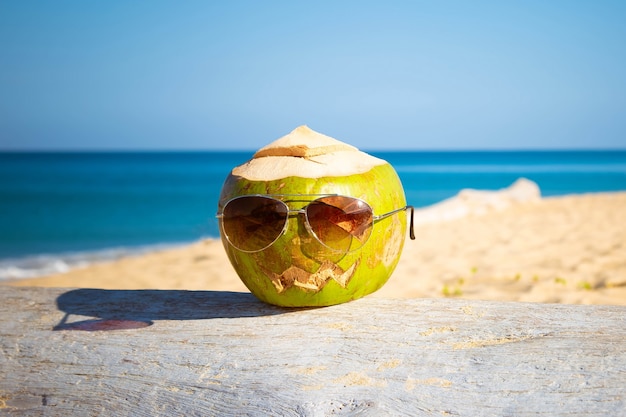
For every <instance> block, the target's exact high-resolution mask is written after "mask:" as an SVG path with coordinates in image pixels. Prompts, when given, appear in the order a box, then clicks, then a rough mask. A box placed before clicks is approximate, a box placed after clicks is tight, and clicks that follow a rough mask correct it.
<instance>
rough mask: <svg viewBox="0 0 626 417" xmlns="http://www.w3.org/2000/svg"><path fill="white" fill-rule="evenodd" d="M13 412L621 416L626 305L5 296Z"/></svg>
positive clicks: (4, 396)
mask: <svg viewBox="0 0 626 417" xmlns="http://www.w3.org/2000/svg"><path fill="white" fill-rule="evenodd" d="M0 293H1V295H0V312H1V314H0V337H1V342H0V347H1V349H2V350H1V352H2V355H1V357H0V370H1V373H2V379H1V382H0V413H1V414H7V415H12V414H16V415H17V414H18V415H34V416H37V415H59V416H68V415H85V416H92V415H94V416H95V415H110V416H123V415H133V416H144V415H145V416H154V415H202V416H205V415H220V416H224V415H226V416H228V415H238V416H241V415H252V416H254V415H285V416H327V415H333V416H337V415H339V416H341V415H374V416H379V415H410V416H420V415H438V416H439V415H461V416H469V415H472V416H473V415H497V416H507V415H510V416H513V415H514V416H536V415H538V414H545V415H567V416H572V415H585V416H608V415H611V416H618V415H624V413H625V411H624V410H626V394H625V391H626V349H625V346H626V343H625V342H626V329H625V318H626V308H625V307H617V306H575V305H546V304H524V303H498V302H482V301H466V300H458V299H432V300H429V299H414V300H391V299H390V300H385V299H378V298H364V299H361V300H358V301H354V302H352V303H348V304H342V305H338V306H334V307H326V308H318V309H298V310H294V309H281V308H277V307H272V306H268V305H265V304H262V303H260V302H258V301H256V299H254V298H253V297H252V296H251V295H250V294H246V293H232V292H217V291H164V290H162V291H157V290H137V291H132V290H98V289H59V288H10V287H3V288H1V291H0Z"/></svg>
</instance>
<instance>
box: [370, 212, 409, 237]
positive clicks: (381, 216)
mask: <svg viewBox="0 0 626 417" xmlns="http://www.w3.org/2000/svg"><path fill="white" fill-rule="evenodd" d="M405 210H411V218H410V220H409V237H410V238H411V240H415V231H414V229H413V216H414V211H415V209H414V208H413V206H406V207H402V208H401V209H396V210H393V211H390V212H389V213H385V214H381V215H380V216H374V220H382V219H384V218H386V217H389V216H391V215H393V214H396V213H399V212H401V211H405Z"/></svg>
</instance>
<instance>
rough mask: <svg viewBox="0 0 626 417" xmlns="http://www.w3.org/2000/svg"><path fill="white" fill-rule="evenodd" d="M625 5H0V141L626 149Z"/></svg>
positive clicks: (55, 145) (18, 145)
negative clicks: (308, 132)
mask: <svg viewBox="0 0 626 417" xmlns="http://www.w3.org/2000/svg"><path fill="white" fill-rule="evenodd" d="M624 22H626V1H623V0H617V1H608V0H595V1H577V0H569V1H566V0H551V1H544V0H540V1H535V0H525V1H517V2H509V1H481V0H475V1H448V0H441V1H418V0H415V1H393V0H390V1H385V2H382V1H378V2H373V1H367V0H362V1H349V0H345V1H323V0H322V1H315V2H303V1H272V0H268V1H242V0H229V1H215V2H212V1H184V2H175V1H159V0H151V1H133V0H123V1H122V0H120V1H116V0H110V1H83V0H76V1H68V0H58V1H49V2H41V1H34V0H19V1H17V0H15V1H11V0H0V150H153V149H154V150H174V149H180V150H193V149H210V150H255V149H258V148H260V147H261V146H264V145H265V144H267V143H269V142H271V141H273V140H275V139H277V138H279V137H281V136H283V135H285V134H287V133H289V132H290V131H291V130H293V129H294V128H296V127H297V126H299V125H303V124H306V125H308V126H309V127H310V128H312V129H314V130H316V131H318V132H321V133H324V134H327V135H329V136H332V137H335V138H337V139H339V140H342V141H344V142H348V143H350V144H352V145H354V146H357V147H359V148H361V149H369V150H403V149H406V150H483V149H494V150H509V149H510V150H515V149H592V148H600V149H615V148H619V149H626V46H625V45H626V24H625V23H624Z"/></svg>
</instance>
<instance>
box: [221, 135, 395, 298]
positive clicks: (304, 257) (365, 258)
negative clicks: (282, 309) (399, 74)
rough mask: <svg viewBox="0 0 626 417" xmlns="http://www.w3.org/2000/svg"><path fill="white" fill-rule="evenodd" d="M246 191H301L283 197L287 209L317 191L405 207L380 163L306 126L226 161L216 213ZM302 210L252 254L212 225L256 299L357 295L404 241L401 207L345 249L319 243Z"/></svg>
mask: <svg viewBox="0 0 626 417" xmlns="http://www.w3.org/2000/svg"><path fill="white" fill-rule="evenodd" d="M251 194H254V195H257V194H259V195H302V196H303V198H297V199H292V200H293V201H288V202H287V204H288V206H289V208H290V210H298V209H301V208H303V207H304V206H306V205H307V204H308V203H309V202H310V201H312V200H314V199H315V198H316V197H315V195H319V194H338V195H345V196H350V197H356V198H359V199H361V200H363V201H365V202H366V203H368V204H369V205H370V206H371V207H372V209H373V211H374V214H375V215H381V214H384V213H389V212H391V211H394V210H397V209H401V208H404V207H405V206H406V199H405V195H404V190H403V188H402V183H401V182H400V179H399V177H398V175H397V173H396V171H395V170H394V169H393V167H392V166H391V165H390V164H389V163H388V162H386V161H384V160H382V159H379V158H376V157H374V156H371V155H369V154H367V153H365V152H362V151H359V150H358V149H357V148H355V147H354V146H351V145H348V144H346V143H343V142H340V141H338V140H336V139H333V138H331V137H329V136H326V135H323V134H320V133H318V132H315V131H313V130H311V129H309V128H308V127H307V126H300V127H298V128H296V129H295V130H293V131H292V132H291V133H289V134H288V135H286V136H283V137H282V138H280V139H278V140H276V141H275V142H272V143H270V144H269V145H267V146H265V147H263V148H261V149H259V150H258V151H257V152H256V153H255V154H254V156H253V157H252V159H251V160H249V161H248V162H246V163H244V164H243V165H241V166H238V167H236V168H234V169H233V170H232V172H231V173H230V175H229V176H228V177H227V178H226V180H225V182H224V185H223V187H222V192H221V195H220V199H219V203H218V212H220V213H221V211H222V208H223V207H224V205H225V204H226V202H228V201H229V200H230V199H232V198H234V197H238V196H243V195H251ZM307 196H310V197H307ZM303 217H304V216H302V215H296V216H290V217H289V219H288V224H287V228H286V231H285V232H284V233H283V234H282V235H281V237H280V238H279V239H278V240H277V241H275V242H274V243H273V244H272V245H270V246H269V247H267V248H266V249H264V250H261V251H258V252H252V253H250V252H244V251H241V250H239V249H237V248H235V247H234V246H233V245H231V244H230V242H229V241H228V239H227V238H226V236H225V234H224V232H223V228H222V227H220V231H221V238H222V243H223V245H224V248H225V250H226V253H227V254H228V258H229V260H230V262H231V263H232V265H233V267H234V268H235V270H236V272H237V274H238V275H239V277H240V278H241V280H242V281H243V283H244V284H245V285H246V287H247V288H248V289H249V290H250V291H251V292H252V293H253V294H254V295H255V296H256V297H257V298H259V299H260V300H262V301H264V302H267V303H270V304H275V305H279V306H290V307H304V306H327V305H333V304H338V303H343V302H347V301H350V300H354V299H357V298H360V297H363V296H365V295H367V294H370V293H372V292H374V291H376V290H378V289H379V288H381V287H382V286H383V285H384V284H385V283H386V282H387V280H388V279H389V277H390V275H391V273H392V272H393V270H394V269H395V267H396V265H397V263H398V260H399V258H400V253H401V251H402V247H403V245H404V239H405V233H406V223H407V222H406V213H405V211H400V212H398V213H396V214H393V215H391V216H388V217H385V218H383V219H380V220H378V221H376V222H375V223H374V226H373V229H372V234H371V236H370V237H369V239H368V240H367V241H366V243H365V244H364V245H363V246H361V247H360V248H359V249H356V250H354V251H347V252H346V253H343V252H337V251H332V250H329V248H327V247H325V246H324V245H322V244H321V243H320V242H319V241H318V240H317V239H315V238H314V237H313V236H312V235H311V233H309V231H308V230H307V228H306V227H305V223H304V222H305V220H304V218H303ZM220 222H221V220H220Z"/></svg>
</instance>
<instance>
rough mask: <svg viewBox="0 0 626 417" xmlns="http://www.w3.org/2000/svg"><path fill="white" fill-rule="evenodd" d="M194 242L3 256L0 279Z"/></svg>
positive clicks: (60, 270) (62, 269) (65, 269)
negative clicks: (13, 256) (11, 256)
mask: <svg viewBox="0 0 626 417" xmlns="http://www.w3.org/2000/svg"><path fill="white" fill-rule="evenodd" d="M190 243H191V242H184V243H166V244H165V243H162V244H155V245H146V246H140V247H119V248H109V249H101V250H95V251H85V252H67V253H61V254H40V255H30V256H23V257H19V258H9V259H0V281H7V280H17V279H26V278H37V277H41V276H46V275H52V274H59V273H64V272H68V271H70V270H72V269H76V268H82V267H86V266H89V265H91V264H93V263H96V262H106V261H113V260H116V259H121V258H124V257H127V256H134V255H141V254H145V253H148V252H154V251H157V250H163V249H169V248H174V247H178V246H181V245H186V244H190Z"/></svg>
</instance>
